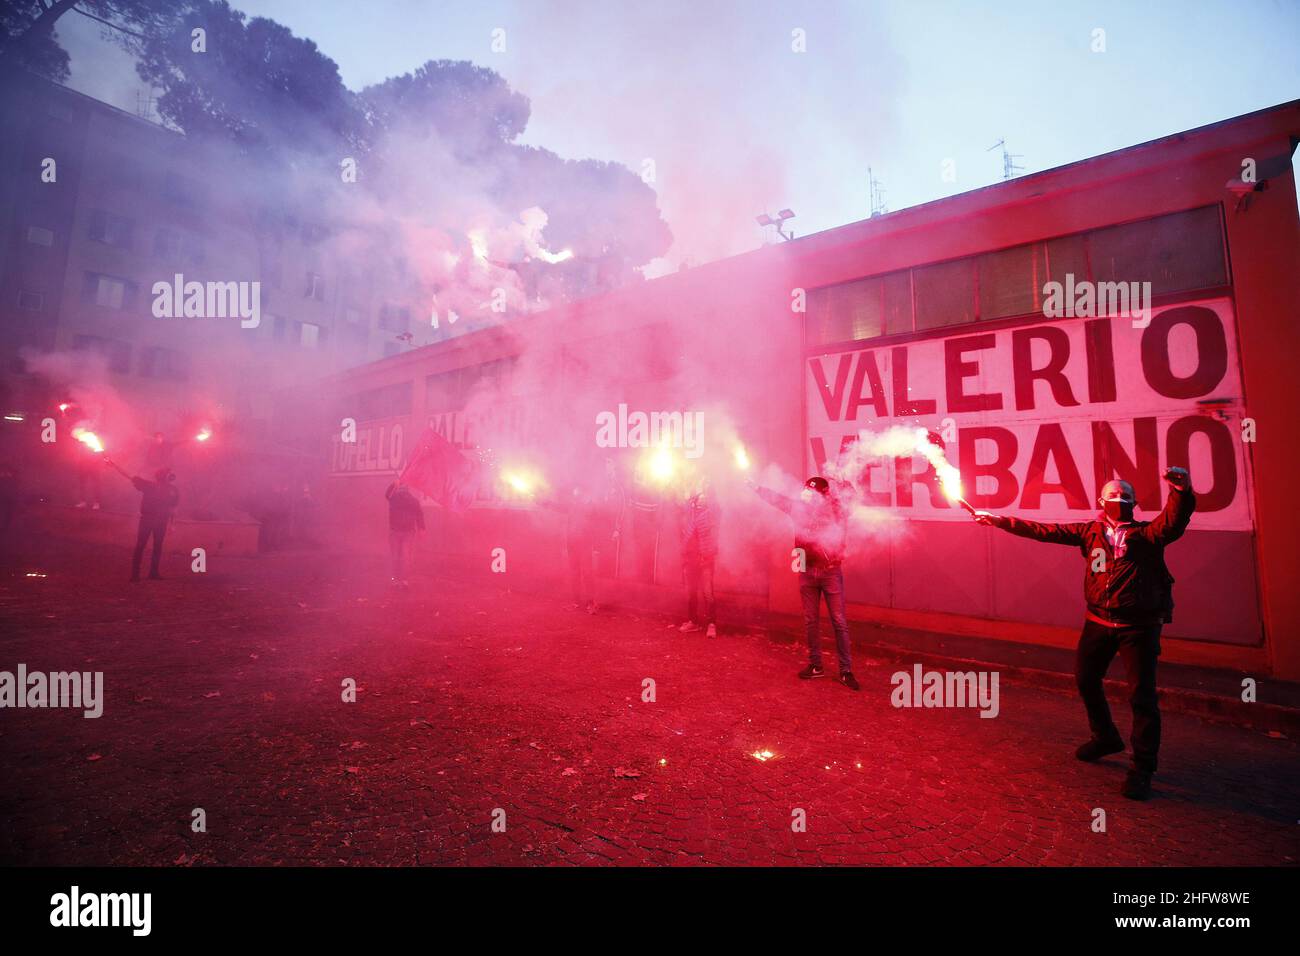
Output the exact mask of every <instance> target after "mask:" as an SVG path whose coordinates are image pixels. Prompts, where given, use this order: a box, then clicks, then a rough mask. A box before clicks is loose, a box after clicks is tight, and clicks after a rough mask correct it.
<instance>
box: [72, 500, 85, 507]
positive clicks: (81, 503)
mask: <svg viewBox="0 0 1300 956" xmlns="http://www.w3.org/2000/svg"><path fill="white" fill-rule="evenodd" d="M72 507H74V508H84V507H86V503H85V502H84V501H78V502H77V503H76V504H75V505H73V506H72Z"/></svg>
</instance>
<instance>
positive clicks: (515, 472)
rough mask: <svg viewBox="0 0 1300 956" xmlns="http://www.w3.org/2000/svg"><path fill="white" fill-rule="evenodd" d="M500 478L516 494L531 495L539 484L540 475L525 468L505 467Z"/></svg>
mask: <svg viewBox="0 0 1300 956" xmlns="http://www.w3.org/2000/svg"><path fill="white" fill-rule="evenodd" d="M501 480H502V481H504V482H505V483H506V486H507V487H509V488H510V490H511V491H514V492H515V493H516V494H521V495H532V494H533V493H534V492H536V491H537V488H538V486H539V485H540V484H541V480H542V479H541V476H540V475H538V474H537V473H536V472H535V471H532V470H530V469H527V468H506V469H504V470H503V471H502V472H501Z"/></svg>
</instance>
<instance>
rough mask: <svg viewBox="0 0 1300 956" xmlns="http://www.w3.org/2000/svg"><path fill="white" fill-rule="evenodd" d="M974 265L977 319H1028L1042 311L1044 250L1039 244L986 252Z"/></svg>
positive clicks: (1045, 263) (1044, 278) (1045, 255)
mask: <svg viewBox="0 0 1300 956" xmlns="http://www.w3.org/2000/svg"><path fill="white" fill-rule="evenodd" d="M975 262H976V266H977V268H978V272H979V307H980V311H979V317H980V318H981V319H1005V318H1008V317H1009V316H1013V315H1032V314H1033V313H1035V312H1039V311H1040V310H1041V309H1042V304H1043V286H1044V285H1045V284H1046V283H1047V248H1046V247H1045V246H1044V245H1043V244H1042V243H1030V244H1028V245H1024V246H1013V247H1012V248H1010V249H1000V250H998V251H997V252H989V253H986V254H985V255H982V256H979V257H978V258H976V260H975Z"/></svg>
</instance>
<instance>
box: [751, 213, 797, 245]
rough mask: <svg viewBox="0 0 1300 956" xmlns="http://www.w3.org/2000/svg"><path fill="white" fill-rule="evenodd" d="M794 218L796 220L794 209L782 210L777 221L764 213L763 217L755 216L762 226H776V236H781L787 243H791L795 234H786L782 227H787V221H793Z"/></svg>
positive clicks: (777, 216) (777, 215)
mask: <svg viewBox="0 0 1300 956" xmlns="http://www.w3.org/2000/svg"><path fill="white" fill-rule="evenodd" d="M793 218H794V210H793V209H782V210H781V211H780V212H778V213H777V214H776V218H775V219H773V218H772V217H771V216H769V215H768V214H767V213H763V214H762V215H761V216H755V217H754V221H755V222H756V223H758V224H759V225H760V226H776V234H777V235H778V236H780V237H781V238H782V239H784V240H785V241H786V242H789V241H790V240H791V239H793V238H794V233H793V232H786V231H785V230H784V229H783V228H782V226H784V225H785V223H786V220H787V219H793Z"/></svg>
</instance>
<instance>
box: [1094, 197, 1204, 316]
mask: <svg viewBox="0 0 1300 956" xmlns="http://www.w3.org/2000/svg"><path fill="white" fill-rule="evenodd" d="M1088 258H1089V260H1090V261H1091V265H1092V278H1093V281H1095V282H1150V283H1151V293H1152V295H1165V294H1168V293H1170V292H1187V291H1192V290H1195V289H1213V288H1218V287H1220V286H1226V285H1227V284H1228V269H1227V263H1226V262H1225V260H1224V256H1223V234H1222V231H1221V229H1220V226H1219V209H1218V207H1217V206H1206V207H1204V208H1201V209H1193V210H1191V211H1190V212H1180V213H1174V214H1173V215H1171V216H1160V217H1159V218H1157V219H1146V220H1143V221H1142V222H1130V223H1125V224H1124V225H1122V226H1112V227H1110V228H1109V229H1098V230H1096V231H1095V232H1091V233H1089V234H1088Z"/></svg>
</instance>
